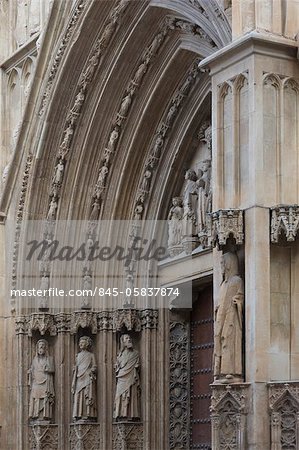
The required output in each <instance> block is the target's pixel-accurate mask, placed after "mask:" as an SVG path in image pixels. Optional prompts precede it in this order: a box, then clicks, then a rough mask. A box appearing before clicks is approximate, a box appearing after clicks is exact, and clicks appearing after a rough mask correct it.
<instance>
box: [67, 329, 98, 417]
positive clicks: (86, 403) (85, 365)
mask: <svg viewBox="0 0 299 450" xmlns="http://www.w3.org/2000/svg"><path fill="white" fill-rule="evenodd" d="M91 345H92V340H91V339H90V338H89V337H88V336H83V337H81V338H80V340H79V348H80V352H79V353H78V354H77V355H76V365H75V367H74V374H73V383H72V394H73V396H74V405H73V419H74V421H78V420H80V421H83V422H84V421H85V422H86V421H95V420H96V418H97V400H96V372H97V366H96V361H95V356H94V354H93V353H92V352H90V351H89V349H90V347H91Z"/></svg>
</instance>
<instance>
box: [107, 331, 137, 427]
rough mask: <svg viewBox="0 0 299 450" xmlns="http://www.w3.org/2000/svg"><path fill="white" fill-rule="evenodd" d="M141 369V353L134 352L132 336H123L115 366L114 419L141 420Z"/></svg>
mask: <svg viewBox="0 0 299 450" xmlns="http://www.w3.org/2000/svg"><path fill="white" fill-rule="evenodd" d="M139 368H140V362H139V352H138V351H137V350H134V348H133V343H132V339H131V336H129V335H128V334H123V335H122V336H121V338H120V352H119V354H118V356H117V360H116V364H115V371H116V394H115V402H114V413H113V417H114V418H115V419H117V420H121V419H126V420H138V419H140V378H139Z"/></svg>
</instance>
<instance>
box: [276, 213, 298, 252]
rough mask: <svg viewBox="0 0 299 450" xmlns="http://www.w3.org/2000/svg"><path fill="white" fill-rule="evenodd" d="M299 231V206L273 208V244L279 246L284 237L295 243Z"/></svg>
mask: <svg viewBox="0 0 299 450" xmlns="http://www.w3.org/2000/svg"><path fill="white" fill-rule="evenodd" d="M298 229H299V206H298V205H278V206H275V207H273V208H271V242H272V243H273V244H277V243H278V242H279V240H280V237H281V236H282V235H284V236H285V238H286V241H287V242H294V241H295V239H296V237H297V233H298Z"/></svg>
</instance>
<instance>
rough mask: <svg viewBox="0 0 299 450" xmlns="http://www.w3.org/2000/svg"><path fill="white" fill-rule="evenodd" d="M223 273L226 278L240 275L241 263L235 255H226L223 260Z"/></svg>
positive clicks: (230, 253) (229, 253)
mask: <svg viewBox="0 0 299 450" xmlns="http://www.w3.org/2000/svg"><path fill="white" fill-rule="evenodd" d="M220 264H221V273H222V275H223V277H224V278H226V279H227V278H228V277H230V276H233V275H238V274H239V262H238V257H237V255H236V254H235V253H232V252H228V253H224V254H223V255H222V258H221V262H220Z"/></svg>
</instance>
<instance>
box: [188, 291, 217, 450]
mask: <svg viewBox="0 0 299 450" xmlns="http://www.w3.org/2000/svg"><path fill="white" fill-rule="evenodd" d="M197 297H198V298H197V300H196V301H195V303H194V304H193V309H192V313H191V327H190V328H191V345H190V352H191V355H190V357H191V372H190V375H191V380H190V385H191V398H190V400H191V401H190V417H191V448H192V449H202V450H204V449H205V450H209V449H211V419H210V403H211V389H210V384H211V383H212V382H213V373H212V359H213V347H214V344H213V339H214V338H213V336H214V335H213V300H212V286H209V287H207V288H205V289H204V290H203V291H201V292H199V293H198V295H197Z"/></svg>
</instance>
